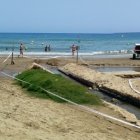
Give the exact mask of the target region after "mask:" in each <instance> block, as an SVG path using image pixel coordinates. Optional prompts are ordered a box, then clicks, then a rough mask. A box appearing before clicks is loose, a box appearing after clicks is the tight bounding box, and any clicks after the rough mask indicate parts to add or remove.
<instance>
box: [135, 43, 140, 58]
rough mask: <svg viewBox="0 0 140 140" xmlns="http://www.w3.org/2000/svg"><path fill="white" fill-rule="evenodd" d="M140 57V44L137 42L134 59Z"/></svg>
mask: <svg viewBox="0 0 140 140" xmlns="http://www.w3.org/2000/svg"><path fill="white" fill-rule="evenodd" d="M138 57H140V44H135V48H134V53H133V59H136V58H138Z"/></svg>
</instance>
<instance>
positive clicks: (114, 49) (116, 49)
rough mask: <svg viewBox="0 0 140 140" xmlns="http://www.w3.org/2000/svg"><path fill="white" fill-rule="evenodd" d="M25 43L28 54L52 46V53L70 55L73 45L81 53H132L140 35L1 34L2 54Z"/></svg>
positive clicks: (0, 50) (16, 50) (39, 51)
mask: <svg viewBox="0 0 140 140" xmlns="http://www.w3.org/2000/svg"><path fill="white" fill-rule="evenodd" d="M20 43H23V44H24V45H25V47H26V52H32V53H34V52H36V53H37V52H38V53H41V52H44V49H45V46H46V45H50V46H51V52H56V53H57V52H58V53H69V52H71V50H70V46H71V45H72V44H75V45H78V46H80V50H79V51H80V53H83V54H84V53H85V54H86V53H89V54H108V53H132V50H133V47H134V44H135V43H140V33H114V34H74V33H61V34H60V33H0V53H1V54H2V53H6V52H9V51H11V50H12V49H14V51H15V52H18V51H19V45H20Z"/></svg>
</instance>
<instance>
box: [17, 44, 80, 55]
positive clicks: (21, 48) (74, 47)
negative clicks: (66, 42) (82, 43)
mask: <svg viewBox="0 0 140 140" xmlns="http://www.w3.org/2000/svg"><path fill="white" fill-rule="evenodd" d="M78 49H79V47H78V46H76V45H75V44H73V45H72V46H71V52H72V56H74V54H75V52H76V51H78ZM24 50H26V48H25V46H24V45H23V43H21V44H20V46H19V51H20V55H19V56H18V57H20V56H21V57H23V51H24ZM50 51H51V46H50V45H46V47H45V52H50Z"/></svg>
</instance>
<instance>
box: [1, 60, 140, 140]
mask: <svg viewBox="0 0 140 140" xmlns="http://www.w3.org/2000/svg"><path fill="white" fill-rule="evenodd" d="M5 58H6V57H1V58H0V62H1V63H2V62H3V61H4V60H5ZM120 60H121V61H120ZM95 61H96V62H94V61H91V58H90V60H89V61H86V62H88V63H90V64H91V63H94V64H95V66H96V64H97V63H99V62H100V63H101V62H102V63H104V64H105V65H111V64H112V63H113V62H114V63H113V65H115V64H116V65H117V66H119V65H121V66H123V65H124V64H125V65H124V66H126V65H127V66H135V67H136V66H138V67H139V63H138V60H135V61H133V60H130V59H129V58H122V59H119V58H118V59H109V60H107V59H106V60H105V59H102V60H101V59H96V60H95ZM103 61H104V62H103ZM130 61H131V62H130ZM132 61H133V62H132ZM10 62H11V61H10V60H9V59H8V60H7V61H6V63H3V64H2V65H1V66H0V69H2V68H3V69H2V70H3V71H4V72H6V73H8V74H10V75H15V74H17V73H19V72H22V71H24V70H27V69H29V67H31V65H32V63H33V62H36V63H38V64H40V65H42V66H45V67H46V68H49V69H53V68H54V67H55V68H56V67H62V66H64V65H66V64H68V63H71V62H73V63H75V62H76V61H75V58H72V57H70V58H68V57H63V58H61V57H60V58H53V59H49V60H48V59H31V58H14V62H15V65H11V64H10ZM81 63H82V62H81ZM100 63H99V64H100ZM102 63H101V66H102ZM118 63H119V65H118ZM46 64H47V65H46ZM48 64H49V65H48ZM84 65H85V64H84ZM52 66H53V67H52ZM0 79H1V80H0V93H1V94H0V96H1V97H0V98H1V103H0V114H1V115H0V121H1V123H0V134H1V135H0V139H27V140H28V139H37V140H40V139H42V140H44V139H48V140H51V139H52V140H57V139H58V140H59V139H71V138H73V139H75V140H76V139H77V140H78V139H82V140H85V139H97V140H98V139H99V140H100V139H103V140H107V139H110V140H118V139H120V140H121V139H122V140H124V139H129V140H138V139H140V135H139V133H140V130H139V129H136V128H134V127H131V126H127V125H124V124H121V123H118V122H114V121H112V120H109V119H107V118H104V117H102V116H98V115H96V114H94V113H91V112H87V111H85V110H81V109H80V108H78V107H76V106H74V105H70V104H68V103H65V104H60V103H56V102H54V101H51V100H43V99H37V98H35V97H31V96H28V95H27V94H26V92H27V91H25V90H23V89H21V88H20V87H19V86H17V85H16V84H14V83H15V81H14V80H12V79H11V78H8V77H6V76H4V75H2V74H0ZM90 108H93V109H95V110H98V111H101V112H103V113H106V114H108V115H111V116H113V117H116V118H119V119H122V120H125V121H128V122H133V123H136V122H137V123H138V122H139V120H138V119H137V118H136V117H135V116H134V115H133V114H131V113H129V112H127V111H126V110H124V109H120V108H118V107H115V106H113V105H110V104H105V106H103V107H97V106H90ZM128 116H129V117H128Z"/></svg>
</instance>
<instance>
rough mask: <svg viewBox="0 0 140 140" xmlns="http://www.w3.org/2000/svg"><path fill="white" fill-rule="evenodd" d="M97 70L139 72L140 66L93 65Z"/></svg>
mask: <svg viewBox="0 0 140 140" xmlns="http://www.w3.org/2000/svg"><path fill="white" fill-rule="evenodd" d="M94 69H96V70H97V71H99V72H124V71H126V72H133V71H135V72H140V67H94Z"/></svg>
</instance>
